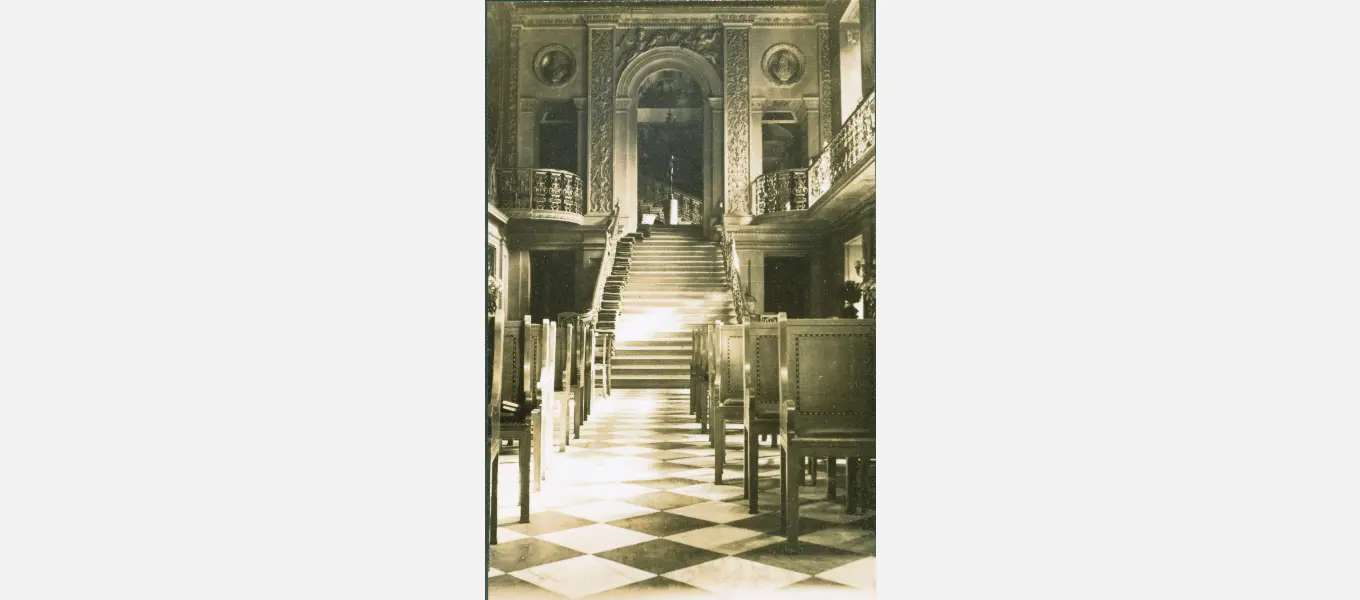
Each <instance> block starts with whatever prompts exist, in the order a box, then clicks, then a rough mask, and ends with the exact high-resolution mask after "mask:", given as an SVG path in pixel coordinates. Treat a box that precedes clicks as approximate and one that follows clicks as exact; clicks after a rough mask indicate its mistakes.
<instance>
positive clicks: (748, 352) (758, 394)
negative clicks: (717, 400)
mask: <svg viewBox="0 0 1360 600" xmlns="http://www.w3.org/2000/svg"><path fill="white" fill-rule="evenodd" d="M781 314H782V313H781ZM745 328H746V332H745V335H744V336H743V352H742V357H741V358H742V374H743V376H744V380H745V384H744V385H743V386H742V393H743V396H742V398H743V399H744V401H745V405H746V406H747V407H748V410H750V411H751V414H753V415H756V416H760V417H774V416H775V415H776V414H778V412H779V324H778V323H771V322H765V321H763V320H762V321H761V322H759V323H748V324H747V325H745Z"/></svg>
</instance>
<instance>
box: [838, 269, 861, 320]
mask: <svg viewBox="0 0 1360 600" xmlns="http://www.w3.org/2000/svg"><path fill="white" fill-rule="evenodd" d="M860 297H861V294H860V291H859V284H858V283H855V282H854V281H850V280H848V279H847V280H846V281H845V285H843V286H841V301H842V302H844V303H845V306H844V307H842V308H841V318H844V319H858V318H859V309H857V308H855V303H856V302H859V299H860Z"/></svg>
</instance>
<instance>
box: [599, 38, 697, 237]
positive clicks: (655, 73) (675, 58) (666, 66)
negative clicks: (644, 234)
mask: <svg viewBox="0 0 1360 600" xmlns="http://www.w3.org/2000/svg"><path fill="white" fill-rule="evenodd" d="M681 104H684V106H681ZM667 109H669V112H670V114H671V115H672V117H673V118H674V120H675V122H676V124H677V125H678V126H679V127H678V128H677V129H675V130H672V131H671V135H672V137H671V138H669V139H665V137H666V134H665V133H664V132H665V131H666V129H663V128H662V127H663V126H664V125H666V116H665V115H666V113H667V112H668V111H667ZM722 109H723V107H722V78H721V77H720V76H719V75H718V70H717V69H716V68H715V67H714V66H713V65H712V64H710V63H709V62H708V61H707V60H705V59H704V58H703V57H702V56H700V55H699V54H698V53H695V52H693V51H691V50H687V49H685V48H679V47H661V48H652V49H651V50H648V51H646V52H643V53H642V54H639V55H638V56H637V57H636V58H634V59H632V60H631V61H630V62H629V63H628V65H627V66H626V67H624V69H623V72H622V73H621V74H620V75H619V80H618V89H617V92H616V97H615V99H614V131H615V136H614V140H615V147H614V189H615V190H616V193H617V194H618V196H619V202H620V206H619V209H620V210H619V212H620V215H621V216H623V217H625V220H626V221H628V222H629V225H633V226H635V224H637V223H639V222H640V221H641V219H642V213H641V211H642V210H647V209H646V208H642V207H639V198H640V196H639V192H638V190H639V184H643V185H644V186H645V185H647V184H648V183H649V182H648V180H649V179H650V180H652V183H655V180H656V175H658V174H662V173H664V174H665V175H666V176H667V180H666V181H665V182H662V183H666V184H669V183H670V180H669V173H670V169H669V164H670V160H669V159H670V156H671V152H670V150H674V151H675V155H676V156H677V157H682V158H680V159H679V160H677V161H676V162H677V163H678V164H677V167H678V168H679V169H680V171H679V174H680V179H681V181H682V182H683V183H684V184H685V185H688V186H689V187H690V188H691V191H693V192H697V194H695V195H697V196H699V197H700V198H702V208H701V209H700V210H697V211H695V213H696V214H694V215H693V220H694V222H700V221H703V222H706V221H708V220H709V216H710V215H721V214H722V212H721V211H720V210H719V209H718V203H719V202H720V201H721V199H722V189H723V188H722V183H723V182H722V143H723V133H722V123H723V119H722ZM642 126H646V127H648V128H653V127H655V130H654V131H648V132H647V133H641V134H640V131H639V130H640V127H642ZM687 126H689V127H692V129H689V130H688V131H685V130H684V128H685V127H687ZM644 138H646V139H647V141H646V143H645V144H644V146H645V147H644V148H641V149H640V148H639V141H640V139H644ZM654 138H662V139H654ZM696 142H697V143H696ZM640 150H646V151H648V153H649V154H648V156H645V157H644V156H643V155H642V152H641V151H640ZM663 161H664V162H663ZM644 166H645V167H646V168H647V169H648V170H649V171H650V172H649V175H650V176H642V168H641V167H644ZM685 169H688V171H686V170H685ZM696 172H697V175H695V174H694V173H696ZM686 178H689V179H686ZM692 188H698V189H697V190H695V189H692ZM645 189H646V188H645V187H644V190H645ZM629 228H630V229H631V228H632V227H629Z"/></svg>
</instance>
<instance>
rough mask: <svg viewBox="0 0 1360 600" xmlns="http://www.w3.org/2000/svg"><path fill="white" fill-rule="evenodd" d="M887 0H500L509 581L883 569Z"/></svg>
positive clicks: (495, 467)
mask: <svg viewBox="0 0 1360 600" xmlns="http://www.w3.org/2000/svg"><path fill="white" fill-rule="evenodd" d="M874 5H875V0H832V1H830V2H827V1H825V0H821V1H809V0H746V1H711V2H675V1H666V0H662V1H654V2H653V1H639V0H618V1H612V2H611V1H590V2H582V1H560V2H559V1H536V2H490V3H487V5H486V8H487V18H486V59H487V63H486V74H487V87H486V93H487V95H486V118H487V126H486V127H487V137H486V160H487V173H486V176H487V185H486V190H487V198H486V201H487V208H486V213H487V218H486V220H487V247H486V258H487V264H486V266H487V286H486V290H487V338H486V345H485V350H486V357H487V375H488V377H487V381H488V388H487V415H488V427H487V431H488V438H487V442H488V445H487V448H488V462H487V465H488V471H487V481H488V487H487V491H486V506H487V512H488V516H487V522H488V527H487V540H488V569H487V577H488V580H487V586H488V590H489V592H488V593H489V597H490V598H491V599H492V600H513V599H517V598H538V597H568V598H634V597H648V598H652V597H656V598H693V597H699V596H701V595H702V596H705V597H707V596H714V597H718V596H725V597H752V596H760V597H785V596H792V597H797V596H799V594H800V593H804V594H806V593H809V592H813V593H816V594H817V596H818V597H828V596H829V597H842V596H844V597H864V596H868V597H872V596H873V595H874V590H875V577H876V569H877V567H876V563H875V540H876V530H875V529H876V528H875V510H876V508H877V502H876V486H875V481H876V464H877V458H876V454H875V426H876V416H875V396H876V371H875V366H876V356H875V349H876V346H875V333H876V330H877V326H876V323H877V321H876V314H875V277H874V273H875V270H874V265H875V259H876V256H875V252H874V236H875V212H874V205H875V177H876V172H875V171H876V170H875V146H876V136H875V116H876V115H875V110H876V105H875V93H874V92H875V90H874V82H875V71H874V64H875V60H874V59H875V57H874ZM771 594H774V595H772V596H771Z"/></svg>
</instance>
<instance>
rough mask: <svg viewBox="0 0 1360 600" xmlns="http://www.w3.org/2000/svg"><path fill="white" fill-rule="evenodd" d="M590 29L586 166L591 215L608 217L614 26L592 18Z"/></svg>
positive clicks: (611, 202) (611, 198)
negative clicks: (587, 155)
mask: <svg viewBox="0 0 1360 600" xmlns="http://www.w3.org/2000/svg"><path fill="white" fill-rule="evenodd" d="M592 17H593V18H591V19H589V20H588V22H587V24H586V27H587V36H588V42H589V46H588V49H587V54H588V61H589V69H588V72H587V75H588V76H589V77H590V85H589V92H588V96H589V99H590V106H589V108H588V114H589V118H588V120H589V124H590V125H589V130H588V131H587V136H588V139H589V147H590V148H589V158H588V161H587V164H586V173H587V174H588V175H587V177H586V178H585V179H586V194H587V195H588V197H589V199H590V200H589V202H588V213H587V214H592V215H603V214H607V213H609V212H610V211H612V210H613V209H614V206H615V199H616V196H615V193H614V192H615V191H614V133H615V132H614V121H615V115H614V23H613V21H612V20H607V19H603V18H599V17H600V15H592Z"/></svg>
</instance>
